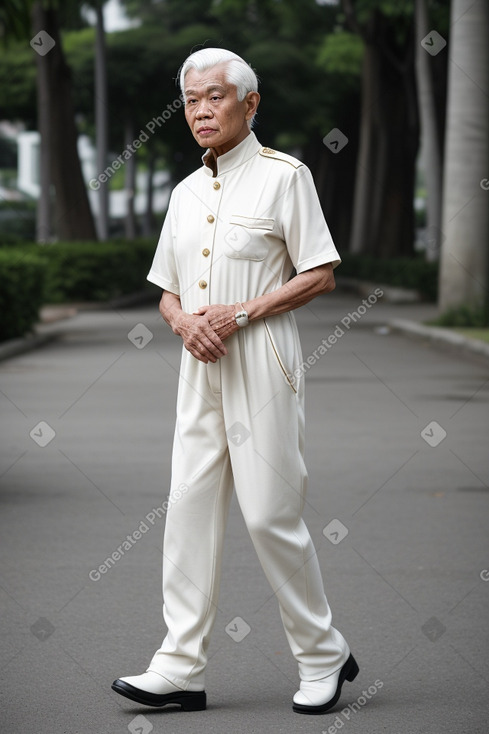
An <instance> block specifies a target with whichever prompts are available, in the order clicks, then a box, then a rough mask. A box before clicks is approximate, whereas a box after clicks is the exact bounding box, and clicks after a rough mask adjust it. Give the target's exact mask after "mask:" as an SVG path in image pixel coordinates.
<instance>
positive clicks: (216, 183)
mask: <svg viewBox="0 0 489 734" xmlns="http://www.w3.org/2000/svg"><path fill="white" fill-rule="evenodd" d="M214 188H215V190H216V191H217V189H220V188H221V184H220V183H219V181H216V182H215V183H214Z"/></svg>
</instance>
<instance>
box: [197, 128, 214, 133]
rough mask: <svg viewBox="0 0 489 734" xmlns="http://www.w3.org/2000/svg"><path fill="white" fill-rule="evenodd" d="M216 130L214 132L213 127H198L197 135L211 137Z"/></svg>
mask: <svg viewBox="0 0 489 734" xmlns="http://www.w3.org/2000/svg"><path fill="white" fill-rule="evenodd" d="M215 132H216V130H214V128H213V127H199V128H198V130H197V134H198V135H211V134H212V133H215Z"/></svg>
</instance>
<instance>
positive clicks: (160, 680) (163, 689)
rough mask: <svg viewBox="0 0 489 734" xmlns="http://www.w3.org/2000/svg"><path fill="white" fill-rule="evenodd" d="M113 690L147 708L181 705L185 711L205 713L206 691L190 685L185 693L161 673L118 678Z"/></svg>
mask: <svg viewBox="0 0 489 734" xmlns="http://www.w3.org/2000/svg"><path fill="white" fill-rule="evenodd" d="M112 690H113V691H115V692H116V693H120V695H121V696H125V697H126V698H130V699H131V701H137V703H143V704H145V705H146V706H167V705H168V704H171V703H173V704H179V705H180V706H181V707H182V709H183V710H184V711H203V710H204V709H205V708H206V694H205V691H204V690H203V689H202V688H201V687H199V685H198V684H197V683H193V684H192V683H189V686H188V688H187V690H185V691H184V690H183V689H182V688H179V687H178V686H176V685H175V684H174V683H172V682H171V681H169V680H167V679H166V678H164V677H163V676H162V675H160V674H159V673H153V672H151V671H148V672H146V673H143V674H142V675H130V676H125V677H124V678H118V679H117V680H115V681H114V682H113V683H112Z"/></svg>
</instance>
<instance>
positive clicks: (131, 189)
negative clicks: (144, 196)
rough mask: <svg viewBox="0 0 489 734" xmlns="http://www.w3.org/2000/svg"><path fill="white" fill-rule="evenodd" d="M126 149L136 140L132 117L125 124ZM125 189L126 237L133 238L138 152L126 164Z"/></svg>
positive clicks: (134, 235) (134, 233)
mask: <svg viewBox="0 0 489 734" xmlns="http://www.w3.org/2000/svg"><path fill="white" fill-rule="evenodd" d="M124 138H125V149H126V150H127V149H129V146H131V143H132V142H133V140H134V123H133V121H132V119H131V118H130V117H128V118H127V119H126V123H125V125H124ZM124 189H125V192H126V206H127V208H126V216H125V218H124V229H125V235H126V239H128V240H133V239H134V238H135V237H136V217H135V214H134V198H135V195H136V152H134V153H133V154H132V155H131V157H130V158H129V159H128V161H127V163H126V166H125V180H124Z"/></svg>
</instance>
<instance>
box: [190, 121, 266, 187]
mask: <svg viewBox="0 0 489 734" xmlns="http://www.w3.org/2000/svg"><path fill="white" fill-rule="evenodd" d="M261 147H262V146H261V144H260V143H259V142H258V140H257V139H256V135H255V133H254V132H252V131H250V133H249V135H247V136H246V138H245V139H244V140H242V141H241V143H238V145H235V147H234V148H231V150H228V152H227V153H223V155H220V156H218V157H217V174H216V176H220V175H222V174H223V173H227V172H228V171H231V170H232V169H233V168H237V167H238V166H241V165H242V164H243V163H246V161H247V160H249V159H250V158H252V157H253V156H254V155H255V154H256V153H257V152H258V151H259V150H260V148H261ZM210 155H212V152H211V149H210V148H207V150H206V152H205V153H204V155H203V156H202V163H203V164H204V172H205V173H206V175H207V176H214V171H213V169H212V168H210V167H209V166H208V165H207V164H206V160H208V159H209V156H210Z"/></svg>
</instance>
